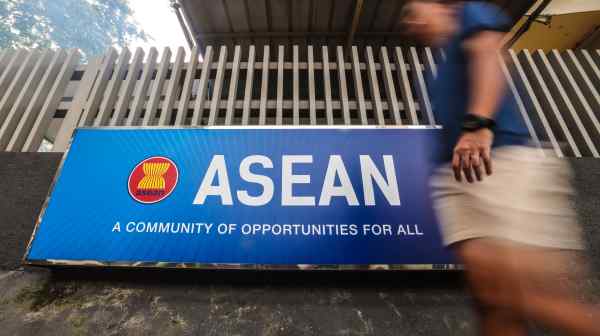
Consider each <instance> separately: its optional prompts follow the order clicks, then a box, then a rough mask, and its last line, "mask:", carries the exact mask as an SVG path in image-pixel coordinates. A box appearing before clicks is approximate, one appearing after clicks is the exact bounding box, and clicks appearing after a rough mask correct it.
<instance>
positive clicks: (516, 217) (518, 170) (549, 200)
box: [431, 146, 583, 250]
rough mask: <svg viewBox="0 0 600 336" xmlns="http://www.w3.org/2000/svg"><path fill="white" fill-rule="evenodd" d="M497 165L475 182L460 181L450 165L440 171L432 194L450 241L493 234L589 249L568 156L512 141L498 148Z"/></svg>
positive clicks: (446, 239)
mask: <svg viewBox="0 0 600 336" xmlns="http://www.w3.org/2000/svg"><path fill="white" fill-rule="evenodd" d="M492 168H493V173H492V175H491V176H485V177H484V180H483V181H482V182H474V183H468V182H466V181H465V180H464V179H463V182H457V181H456V180H455V179H454V173H453V171H452V168H451V167H450V164H447V165H445V166H443V167H440V168H438V169H437V170H436V172H435V174H434V176H433V178H432V180H431V187H432V196H433V203H434V207H435V210H436V212H437V215H438V218H439V220H440V223H441V231H442V235H443V238H444V243H445V244H446V245H450V244H453V243H456V242H459V241H463V240H467V239H472V238H483V237H487V238H500V239H507V240H511V241H516V242H520V243H524V244H529V245H533V246H540V247H549V248H559V249H574V250H579V249H582V248H583V244H582V240H581V231H580V228H579V226H578V225H577V221H576V218H575V213H574V211H573V208H572V199H573V190H572V188H571V184H570V179H571V170H570V168H569V166H568V164H567V162H566V160H562V159H559V158H556V157H555V155H554V153H553V152H551V151H548V150H541V149H538V148H534V147H526V146H506V147H500V148H497V149H494V150H493V152H492Z"/></svg>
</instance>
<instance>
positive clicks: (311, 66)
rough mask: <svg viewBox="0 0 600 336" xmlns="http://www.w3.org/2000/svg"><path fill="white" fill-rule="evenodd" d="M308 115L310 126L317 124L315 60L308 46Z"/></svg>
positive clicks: (311, 48)
mask: <svg viewBox="0 0 600 336" xmlns="http://www.w3.org/2000/svg"><path fill="white" fill-rule="evenodd" d="M307 49H308V56H307V60H308V114H309V118H310V124H311V125H316V124H317V106H316V102H315V100H316V98H315V96H316V94H315V60H314V54H313V46H308V48H307Z"/></svg>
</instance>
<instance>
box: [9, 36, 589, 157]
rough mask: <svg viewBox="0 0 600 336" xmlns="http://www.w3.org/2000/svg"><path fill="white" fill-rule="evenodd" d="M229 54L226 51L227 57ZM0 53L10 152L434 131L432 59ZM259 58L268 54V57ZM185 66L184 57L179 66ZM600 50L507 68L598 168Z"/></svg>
mask: <svg viewBox="0 0 600 336" xmlns="http://www.w3.org/2000/svg"><path fill="white" fill-rule="evenodd" d="M217 49H218V50H217ZM287 49H290V50H286V48H285V47H284V46H279V47H278V48H276V49H275V50H272V48H270V47H269V46H264V47H261V50H257V48H256V47H255V46H249V47H248V48H245V49H242V48H241V47H239V46H236V47H234V48H233V50H228V48H227V47H225V46H220V47H218V48H213V47H210V46H209V47H206V49H205V50H204V53H203V55H202V57H200V55H199V52H198V50H196V49H194V50H192V51H191V55H186V53H185V51H184V49H183V48H178V49H177V50H176V51H175V54H174V55H173V54H172V52H171V50H170V49H168V48H166V49H164V50H162V53H161V54H162V55H160V59H159V54H158V51H157V49H155V48H151V49H150V50H149V51H148V53H147V55H146V53H145V52H144V51H143V50H142V49H136V50H135V51H134V52H133V54H132V52H131V51H129V50H128V49H124V50H122V51H121V52H120V53H119V52H117V51H116V50H114V49H111V50H109V51H108V52H107V53H106V54H104V55H102V56H100V57H96V58H92V59H90V60H89V61H88V62H87V64H79V62H80V56H79V54H78V52H77V51H74V50H69V51H66V50H58V51H50V50H45V51H35V50H34V51H26V50H17V51H8V50H5V51H2V52H0V151H37V150H38V149H39V147H40V144H41V143H42V141H43V139H46V140H48V141H50V142H52V143H53V151H56V152H62V151H64V150H65V149H66V147H67V145H68V142H69V140H70V137H71V134H72V132H73V130H74V129H75V128H76V127H81V126H92V127H101V126H116V127H118V126H156V125H160V126H178V127H179V126H212V125H232V126H233V125H241V126H245V125H380V126H385V125H434V124H435V117H434V113H433V108H434V107H432V105H431V102H430V98H429V94H428V91H427V87H426V81H425V78H426V75H427V74H431V75H433V76H436V75H437V64H438V63H439V62H443V59H444V55H443V52H442V51H439V50H432V49H430V48H415V47H409V48H401V47H396V48H386V47H382V48H380V49H378V50H374V49H373V48H371V47H365V48H364V49H360V50H359V49H358V48H357V47H353V48H351V50H350V51H349V53H347V52H346V50H344V48H342V47H337V48H336V49H335V50H330V49H329V48H327V47H319V48H314V47H312V46H308V47H307V48H302V49H301V48H299V47H298V46H293V47H291V48H287ZM257 51H260V55H258V54H259V53H258V52H257ZM173 56H174V57H173ZM599 68H600V50H596V51H586V50H577V51H573V50H567V51H564V52H558V51H551V52H549V53H547V54H546V53H544V52H542V51H541V50H536V51H533V52H529V51H527V50H525V51H522V52H520V53H519V54H518V55H517V54H515V53H514V52H512V51H509V62H507V63H506V65H504V63H503V69H504V72H505V75H506V76H507V79H508V83H509V86H510V89H511V91H512V92H513V94H514V95H515V97H516V98H517V102H518V104H519V108H520V110H521V112H522V115H523V117H524V118H525V120H526V122H527V125H528V127H529V129H530V132H531V133H532V136H533V138H534V139H535V140H536V141H538V140H540V141H547V142H549V143H550V144H552V146H553V148H554V150H555V152H556V154H557V155H558V156H574V157H582V156H591V157H598V156H599V152H598V150H599V149H600V123H599V122H598V120H599V119H600V116H599V114H600V95H599V92H600V71H599Z"/></svg>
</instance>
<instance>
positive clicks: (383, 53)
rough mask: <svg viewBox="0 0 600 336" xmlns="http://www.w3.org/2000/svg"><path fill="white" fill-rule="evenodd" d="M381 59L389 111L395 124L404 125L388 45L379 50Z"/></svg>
mask: <svg viewBox="0 0 600 336" xmlns="http://www.w3.org/2000/svg"><path fill="white" fill-rule="evenodd" d="M379 60H380V63H381V72H383V83H384V85H385V93H386V97H387V104H388V111H390V115H391V116H392V119H393V121H394V124H395V125H402V119H401V118H400V105H399V104H398V98H397V96H396V88H395V86H394V78H393V77H392V67H391V65H390V59H389V55H388V52H387V48H386V47H381V49H380V50H379Z"/></svg>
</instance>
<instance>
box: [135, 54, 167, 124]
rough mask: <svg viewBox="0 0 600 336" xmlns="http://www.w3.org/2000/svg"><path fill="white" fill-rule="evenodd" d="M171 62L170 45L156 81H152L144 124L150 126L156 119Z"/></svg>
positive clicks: (162, 58) (163, 57) (157, 73)
mask: <svg viewBox="0 0 600 336" xmlns="http://www.w3.org/2000/svg"><path fill="white" fill-rule="evenodd" d="M170 64H171V49H169V47H165V48H164V49H163V52H162V56H161V59H160V65H159V66H158V70H157V71H156V76H155V77H154V82H153V83H152V89H151V90H150V96H149V99H148V104H147V105H146V112H144V118H143V119H142V125H143V126H150V125H151V124H152V121H153V120H154V117H155V116H156V112H157V109H158V105H159V103H160V96H161V95H162V89H163V85H164V83H165V79H166V77H167V72H168V71H169V66H170Z"/></svg>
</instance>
